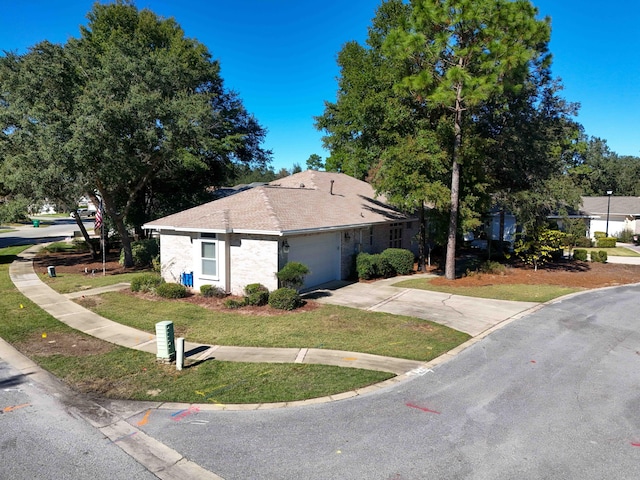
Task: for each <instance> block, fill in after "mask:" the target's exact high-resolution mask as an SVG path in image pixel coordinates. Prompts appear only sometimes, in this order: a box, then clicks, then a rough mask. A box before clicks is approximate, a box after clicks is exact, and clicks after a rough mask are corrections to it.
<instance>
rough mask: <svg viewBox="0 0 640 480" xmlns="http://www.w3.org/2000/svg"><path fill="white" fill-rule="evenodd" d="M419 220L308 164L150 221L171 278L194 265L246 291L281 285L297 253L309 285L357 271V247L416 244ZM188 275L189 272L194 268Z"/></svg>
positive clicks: (204, 279) (206, 277)
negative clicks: (282, 273) (286, 267)
mask: <svg viewBox="0 0 640 480" xmlns="http://www.w3.org/2000/svg"><path fill="white" fill-rule="evenodd" d="M418 223H419V222H418V221H417V219H416V218H415V217H413V216H411V215H407V214H405V213H403V212H400V211H398V210H397V209H395V208H393V207H391V206H390V205H388V204H386V203H385V199H384V197H380V196H378V197H376V195H375V192H374V189H373V188H372V187H371V185H369V184H368V183H366V182H363V181H360V180H357V179H355V178H353V177H350V176H348V175H345V174H343V173H334V172H320V171H314V170H307V171H305V172H301V173H297V174H294V175H291V176H289V177H285V178H282V179H278V180H275V181H273V182H271V183H269V184H266V185H261V186H256V187H254V188H251V189H247V190H243V191H240V192H238V193H236V194H234V195H231V196H228V197H224V198H220V199H218V200H214V201H212V202H209V203H206V204H204V205H200V206H197V207H194V208H191V209H188V210H185V211H182V212H179V213H176V214H173V215H169V216H167V217H164V218H160V219H158V220H154V221H152V222H149V223H147V224H146V225H144V228H146V229H153V230H155V231H157V232H159V235H160V262H161V269H162V276H163V278H164V279H165V280H166V281H170V282H178V281H180V279H181V278H183V276H182V274H184V273H187V274H190V273H193V287H194V288H195V289H199V288H200V286H201V285H205V284H211V285H215V286H218V287H220V288H221V289H223V290H224V291H226V292H228V293H234V294H238V293H241V292H242V291H243V289H244V287H245V286H246V285H248V284H250V283H262V284H263V285H265V286H266V287H267V288H268V289H269V290H275V289H276V288H278V280H277V278H276V275H275V274H276V272H278V271H279V270H280V269H281V268H282V267H283V266H284V265H285V264H286V263H287V262H291V261H296V262H301V263H303V264H305V265H306V266H307V267H309V269H310V273H309V275H307V276H306V278H305V284H304V287H303V288H305V289H309V288H313V287H316V286H318V285H320V284H323V283H326V282H329V281H332V280H339V279H346V278H348V277H349V276H350V274H351V272H352V269H353V264H354V257H355V254H357V253H358V252H361V251H363V252H369V253H376V252H381V251H382V250H384V249H386V248H389V247H395V248H407V249H411V250H412V251H414V253H415V250H416V249H417V245H415V242H414V241H413V238H414V236H415V235H416V234H417V232H418V230H419V224H418ZM187 278H189V276H187Z"/></svg>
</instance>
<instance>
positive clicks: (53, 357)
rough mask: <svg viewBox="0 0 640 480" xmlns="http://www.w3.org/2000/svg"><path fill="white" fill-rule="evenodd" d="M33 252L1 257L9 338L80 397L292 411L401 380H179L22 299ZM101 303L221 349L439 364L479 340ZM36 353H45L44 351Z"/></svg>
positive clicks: (408, 323)
mask: <svg viewBox="0 0 640 480" xmlns="http://www.w3.org/2000/svg"><path fill="white" fill-rule="evenodd" d="M25 248H27V247H10V248H5V249H0V291H2V292H3V293H2V295H1V296H0V319H2V321H0V337H2V338H4V339H5V340H7V341H8V342H10V343H12V344H13V345H15V346H16V347H17V348H18V349H23V350H25V349H26V350H29V351H36V350H37V351H38V353H31V355H30V356H31V358H32V359H33V360H34V361H36V362H37V363H39V364H40V365H42V366H43V367H44V368H46V369H47V370H49V371H51V372H52V373H53V374H54V375H56V376H58V377H59V378H61V379H62V380H64V381H65V382H67V383H69V384H70V385H71V386H72V387H74V388H75V389H77V390H78V391H81V392H91V393H95V394H98V395H102V396H105V397H110V398H130V399H138V400H161V401H182V402H201V403H207V402H209V403H256V402H286V401H294V400H303V399H307V398H315V397H319V396H324V395H332V394H336V393H340V392H344V391H349V390H353V389H356V388H361V387H364V386H367V385H371V384H373V383H377V382H380V381H383V380H385V379H388V378H390V377H392V376H393V374H389V373H385V372H375V371H368V370H360V369H354V368H340V367H333V366H326V365H307V364H304V365H300V364H252V363H236V362H220V361H214V360H211V361H205V362H202V363H199V364H194V365H190V366H188V368H185V369H184V370H182V371H180V372H177V371H176V370H175V367H171V366H165V365H162V364H158V363H157V362H156V360H155V355H153V354H148V353H143V352H138V351H135V350H130V349H126V348H123V347H118V346H115V345H111V344H108V343H106V342H102V341H100V340H97V339H93V338H91V337H88V336H86V335H84V334H82V333H80V332H77V331H76V330H73V329H71V328H69V327H67V326H66V325H65V324H63V323H61V322H59V321H57V320H56V319H54V318H53V317H51V316H50V315H49V314H47V313H46V312H45V311H44V310H42V309H40V308H39V307H37V306H36V305H35V304H33V303H32V302H31V301H30V300H28V299H27V298H25V297H24V296H23V295H22V294H20V293H19V292H18V291H17V289H16V288H15V286H14V285H13V284H12V283H11V280H10V279H9V274H8V270H9V264H10V263H11V262H12V261H13V260H14V259H15V258H16V257H15V255H17V254H18V253H19V252H20V251H22V250H24V249H25ZM97 299H98V301H97V302H96V303H99V305H97V307H96V308H98V309H99V310H100V311H102V312H104V314H105V316H109V317H111V318H114V319H115V318H120V319H122V320H123V321H124V320H126V319H127V318H128V319H129V320H127V322H130V323H131V324H134V323H135V324H139V325H140V327H141V328H142V326H144V328H145V329H147V330H148V331H150V332H153V331H154V328H153V326H154V325H155V322H156V321H158V320H160V319H161V320H164V319H168V318H170V319H171V320H173V321H174V322H175V325H176V333H177V334H178V335H183V336H185V332H186V333H187V335H186V336H187V338H188V340H193V341H206V342H209V341H211V343H213V342H214V341H216V342H217V343H220V344H237V345H263V346H275V345H279V346H296V347H303V346H309V347H316V348H337V349H349V350H355V351H360V352H368V351H370V352H372V353H380V354H383V355H384V354H387V355H393V356H401V357H404V358H416V359H429V358H433V357H436V356H438V355H440V354H441V353H443V352H444V351H447V350H449V349H450V348H453V347H455V346H456V345H459V344H460V343H462V342H464V341H466V340H467V339H468V338H469V336H468V335H466V334H464V333H461V332H457V331H455V330H451V329H448V328H446V327H443V326H440V325H436V324H431V323H430V322H424V321H420V320H416V319H413V318H407V317H398V316H394V315H387V314H378V313H372V312H370V313H367V312H360V311H357V310H351V309H347V308H337V307H336V308H331V307H330V308H324V307H321V308H319V309H317V310H316V311H314V312H308V314H302V313H293V314H288V315H282V316H277V317H254V316H249V315H243V314H241V313H229V314H226V313H225V314H222V315H220V314H215V312H211V311H206V310H204V309H202V308H200V307H196V306H194V305H188V304H185V303H182V302H165V301H148V300H141V299H136V298H133V297H131V296H128V295H123V294H107V295H104V296H101V297H98V298H97ZM109 306H110V310H109V308H107V307H109ZM128 309H129V310H130V311H129V313H127V310H128ZM305 315H306V316H305ZM149 327H150V328H149ZM44 334H46V338H44ZM56 336H64V337H66V338H73V339H74V341H75V339H80V340H84V341H86V342H96V343H94V344H93V345H95V346H96V348H95V353H94V350H91V354H85V355H78V354H73V353H67V352H65V353H51V352H46V348H47V345H49V348H51V347H50V346H51V344H50V343H49V342H50V341H51V340H50V339H51V338H55V337H56ZM34 345H35V347H39V346H40V347H43V348H44V351H40V350H41V349H37V348H36V349H35V350H34ZM53 345H55V344H53ZM97 347H99V348H97ZM98 352H99V353H98Z"/></svg>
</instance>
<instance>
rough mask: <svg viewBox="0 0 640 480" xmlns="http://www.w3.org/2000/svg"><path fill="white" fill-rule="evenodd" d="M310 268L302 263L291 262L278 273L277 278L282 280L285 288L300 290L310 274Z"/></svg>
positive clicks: (281, 282)
mask: <svg viewBox="0 0 640 480" xmlns="http://www.w3.org/2000/svg"><path fill="white" fill-rule="evenodd" d="M309 273H310V271H309V267H307V266H306V265H304V264H302V263H300V262H289V263H287V264H286V265H285V266H284V267H282V269H281V270H280V271H279V272H278V273H276V277H278V280H280V284H281V285H282V286H283V287H284V288H292V289H294V290H300V288H301V287H302V285H304V277H305V275H307V274H309Z"/></svg>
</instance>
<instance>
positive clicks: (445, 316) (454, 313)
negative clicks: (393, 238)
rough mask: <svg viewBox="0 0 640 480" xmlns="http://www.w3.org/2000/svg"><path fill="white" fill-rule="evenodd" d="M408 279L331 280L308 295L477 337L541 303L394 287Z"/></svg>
mask: <svg viewBox="0 0 640 480" xmlns="http://www.w3.org/2000/svg"><path fill="white" fill-rule="evenodd" d="M406 278H416V276H415V275H413V276H410V277H394V278H387V279H384V280H379V281H376V282H372V283H349V282H331V283H329V284H326V285H324V286H323V287H322V288H319V289H317V290H314V291H313V292H309V293H307V294H305V295H304V297H305V298H309V299H314V300H316V301H318V302H321V303H328V304H332V305H342V306H345V307H352V308H360V309H362V310H370V311H374V312H386V313H394V314H397V315H407V316H410V317H417V318H422V319H424V320H431V321H434V322H437V323H440V324H442V325H446V326H448V327H451V328H455V329H456V330H459V331H461V332H465V333H468V334H469V335H471V336H473V337H477V336H479V335H481V334H482V333H483V332H486V331H488V330H489V329H491V328H493V327H495V326H496V325H499V324H501V323H503V322H505V321H506V320H510V319H514V318H519V317H520V316H522V315H524V314H525V313H528V312H530V311H531V310H532V309H533V308H535V307H537V306H539V305H540V304H538V303H534V302H510V301H506V300H492V299H484V298H473V297H464V296H462V295H452V294H448V293H440V292H429V291H427V290H417V289H413V288H399V287H394V286H393V284H395V283H398V282H401V281H402V280H405V279H406Z"/></svg>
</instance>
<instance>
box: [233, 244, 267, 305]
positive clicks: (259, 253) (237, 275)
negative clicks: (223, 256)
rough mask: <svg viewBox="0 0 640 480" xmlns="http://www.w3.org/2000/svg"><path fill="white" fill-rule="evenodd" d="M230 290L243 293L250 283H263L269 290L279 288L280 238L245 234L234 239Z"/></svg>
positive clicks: (234, 292)
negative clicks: (277, 276)
mask: <svg viewBox="0 0 640 480" xmlns="http://www.w3.org/2000/svg"><path fill="white" fill-rule="evenodd" d="M229 255H230V263H231V278H230V290H231V293H233V294H242V293H243V291H244V287H245V286H247V285H248V284H250V283H261V284H263V285H264V286H265V287H267V288H268V289H269V291H273V290H276V289H277V288H278V279H277V278H276V272H277V271H278V239H277V238H276V237H268V236H258V235H255V236H245V237H242V238H239V239H236V240H235V241H232V242H231V244H230V247H229Z"/></svg>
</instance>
